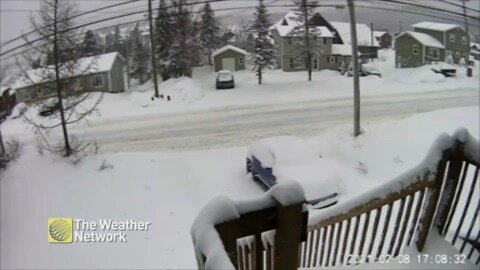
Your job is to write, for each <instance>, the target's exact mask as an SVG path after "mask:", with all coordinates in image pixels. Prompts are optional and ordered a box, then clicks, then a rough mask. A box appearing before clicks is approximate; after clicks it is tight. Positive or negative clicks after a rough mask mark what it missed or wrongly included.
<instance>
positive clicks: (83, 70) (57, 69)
mask: <svg viewBox="0 0 480 270" xmlns="http://www.w3.org/2000/svg"><path fill="white" fill-rule="evenodd" d="M76 13H77V6H76V5H75V4H74V2H72V1H70V0H62V1H59V0H43V1H42V3H41V12H40V15H39V17H38V18H35V17H33V16H32V17H31V18H30V24H31V27H32V29H33V30H34V31H35V33H36V34H37V35H38V36H39V37H41V38H42V41H38V42H31V41H29V40H28V38H27V37H24V39H25V41H26V42H27V44H28V45H29V47H30V50H29V52H28V53H25V54H24V55H23V57H24V60H25V61H26V62H27V64H28V63H32V61H35V59H38V58H39V57H41V58H42V61H41V63H38V66H39V68H37V69H34V70H27V68H25V67H24V64H21V63H20V61H19V60H18V59H17V64H18V65H19V67H20V68H21V70H22V78H21V80H23V83H24V85H25V86H26V87H25V88H23V89H22V90H20V91H22V93H20V94H21V95H22V96H26V97H27V98H30V99H32V100H34V101H35V102H34V103H33V104H34V106H35V107H36V109H37V110H38V111H39V112H40V114H41V115H42V116H45V117H38V116H36V115H32V114H30V115H24V119H25V121H26V122H27V123H29V124H31V125H33V127H34V129H35V132H36V133H37V134H38V135H39V136H40V138H41V141H42V144H43V146H44V147H45V148H46V149H47V150H50V151H52V152H56V153H63V154H64V155H65V156H67V157H68V156H71V155H72V154H75V153H78V152H80V151H82V150H83V149H85V148H86V147H87V146H88V143H83V142H81V141H77V140H74V139H72V138H71V137H69V133H68V129H67V126H68V125H71V124H74V123H78V122H80V121H81V120H84V119H86V117H87V116H88V115H90V114H91V113H92V112H94V111H96V107H97V105H98V104H99V103H100V101H101V99H102V95H93V94H92V93H91V92H90V91H88V90H90V89H88V88H89V87H92V86H93V79H94V78H93V76H91V77H88V76H87V75H88V74H91V73H94V72H95V71H96V68H97V65H96V58H95V57H87V58H80V57H81V55H82V44H81V41H80V40H79V38H78V36H80V35H79V31H80V30H71V28H72V27H73V26H74V25H73V22H72V20H71V18H72V17H73V16H74V15H75V14H76ZM28 66H31V65H28ZM60 127H61V130H62V134H63V141H64V143H63V144H58V143H54V142H51V141H52V140H53V139H52V138H50V137H49V134H50V131H52V130H55V129H57V128H60Z"/></svg>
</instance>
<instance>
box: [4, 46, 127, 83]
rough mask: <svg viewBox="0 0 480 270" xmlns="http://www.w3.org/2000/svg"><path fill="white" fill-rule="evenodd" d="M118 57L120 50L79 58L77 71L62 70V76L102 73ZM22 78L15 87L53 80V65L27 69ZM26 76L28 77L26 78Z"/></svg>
mask: <svg viewBox="0 0 480 270" xmlns="http://www.w3.org/2000/svg"><path fill="white" fill-rule="evenodd" d="M117 57H121V58H122V59H123V57H122V55H121V54H119V53H118V52H111V53H105V54H100V55H95V56H90V57H84V58H80V59H79V60H78V67H77V68H76V69H77V71H76V72H72V71H63V72H62V70H61V71H60V73H63V74H61V77H74V76H79V75H86V74H92V73H100V72H106V71H110V70H111V69H112V67H113V64H114V62H115V59H116V58H117ZM22 77H23V79H22V78H20V79H17V80H16V81H15V82H14V83H13V85H12V88H13V89H18V88H22V87H26V86H29V85H34V84H39V83H46V82H49V81H52V79H51V78H53V77H54V68H53V66H49V67H46V68H39V69H31V70H27V71H25V72H24V74H22ZM25 77H26V78H25Z"/></svg>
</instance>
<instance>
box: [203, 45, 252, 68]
mask: <svg viewBox="0 0 480 270" xmlns="http://www.w3.org/2000/svg"><path fill="white" fill-rule="evenodd" d="M247 55H248V53H247V52H246V51H245V50H242V49H240V48H238V47H235V46H233V45H227V46H225V47H222V48H220V49H218V50H216V51H214V52H213V54H212V57H213V63H214V67H215V72H217V71H220V70H230V71H237V70H244V69H245V60H246V58H247Z"/></svg>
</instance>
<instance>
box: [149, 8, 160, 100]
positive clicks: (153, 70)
mask: <svg viewBox="0 0 480 270" xmlns="http://www.w3.org/2000/svg"><path fill="white" fill-rule="evenodd" d="M148 21H149V23H150V54H151V56H152V72H153V84H154V86H155V97H156V98H159V97H160V95H159V94H158V78H157V68H156V63H155V39H154V36H153V32H154V31H153V16H152V0H148Z"/></svg>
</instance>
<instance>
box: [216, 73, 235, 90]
mask: <svg viewBox="0 0 480 270" xmlns="http://www.w3.org/2000/svg"><path fill="white" fill-rule="evenodd" d="M215 86H216V88H217V89H222V88H235V76H233V74H232V72H231V71H230V70H220V71H219V72H218V73H217V78H216V84H215Z"/></svg>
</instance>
